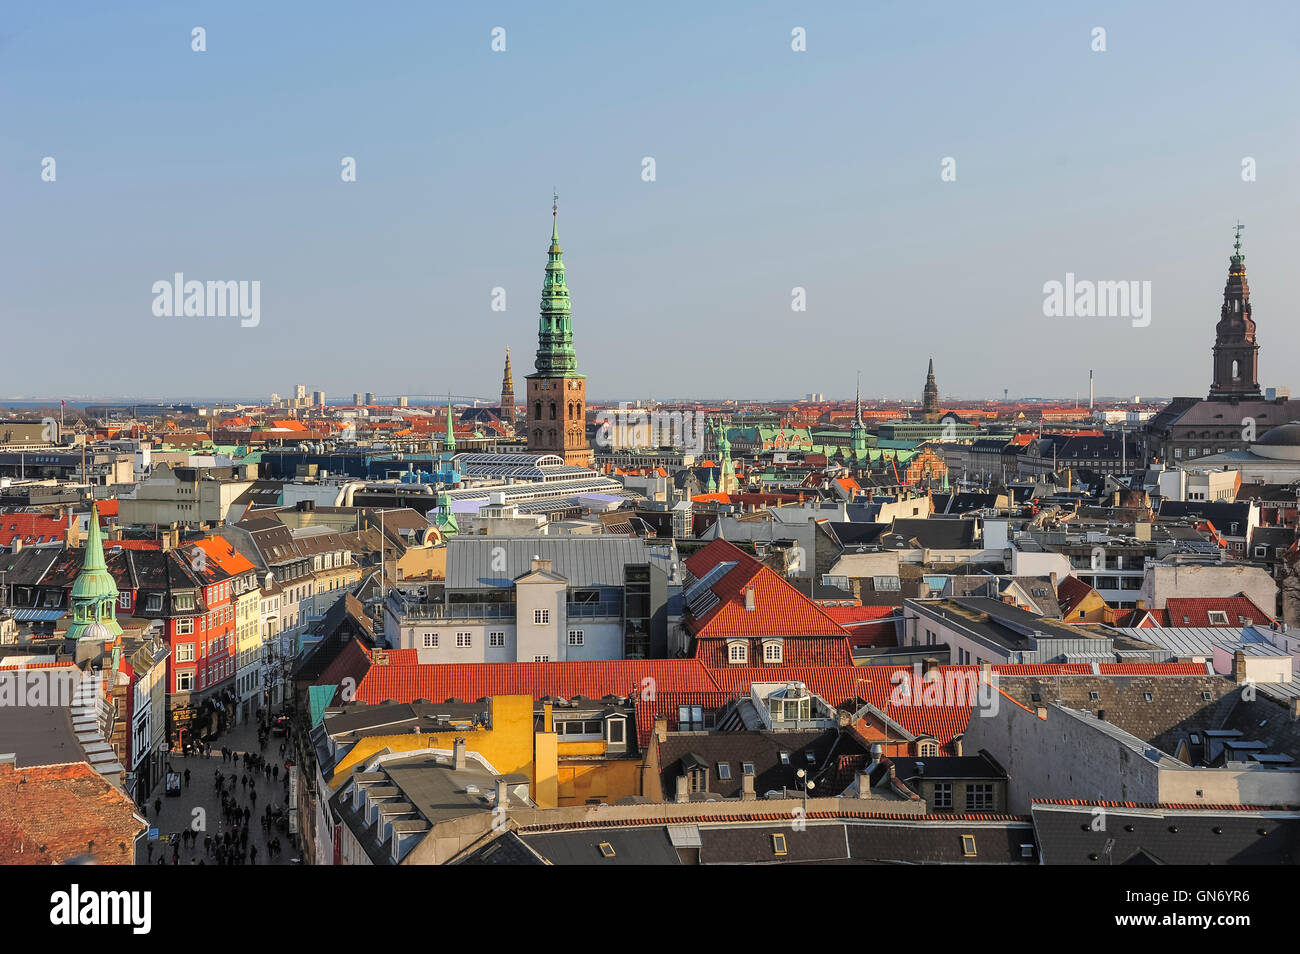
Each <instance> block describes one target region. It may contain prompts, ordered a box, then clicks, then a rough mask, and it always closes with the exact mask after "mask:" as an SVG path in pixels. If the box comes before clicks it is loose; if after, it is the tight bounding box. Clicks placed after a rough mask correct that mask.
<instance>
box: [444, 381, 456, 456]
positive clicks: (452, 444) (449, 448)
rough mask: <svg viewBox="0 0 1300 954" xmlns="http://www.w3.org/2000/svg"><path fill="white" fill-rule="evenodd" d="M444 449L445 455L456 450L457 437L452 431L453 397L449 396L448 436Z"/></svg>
mask: <svg viewBox="0 0 1300 954" xmlns="http://www.w3.org/2000/svg"><path fill="white" fill-rule="evenodd" d="M442 449H443V451H444V452H445V453H448V454H450V453H453V452H454V451H455V450H456V435H455V434H454V433H452V429H451V395H450V394H448V395H447V436H446V437H445V438H443V441H442Z"/></svg>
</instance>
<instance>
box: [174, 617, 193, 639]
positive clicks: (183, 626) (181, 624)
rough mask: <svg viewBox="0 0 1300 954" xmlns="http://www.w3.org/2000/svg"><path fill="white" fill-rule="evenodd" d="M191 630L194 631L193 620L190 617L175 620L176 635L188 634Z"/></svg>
mask: <svg viewBox="0 0 1300 954" xmlns="http://www.w3.org/2000/svg"><path fill="white" fill-rule="evenodd" d="M193 632H194V620H192V619H178V620H177V621H176V635H177V636H189V635H190V634H191V633H193Z"/></svg>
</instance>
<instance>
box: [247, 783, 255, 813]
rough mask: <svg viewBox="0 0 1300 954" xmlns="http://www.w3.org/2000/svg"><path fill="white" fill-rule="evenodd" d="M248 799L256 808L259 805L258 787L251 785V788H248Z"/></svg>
mask: <svg viewBox="0 0 1300 954" xmlns="http://www.w3.org/2000/svg"><path fill="white" fill-rule="evenodd" d="M248 800H249V801H250V802H251V803H252V805H253V807H254V808H256V807H257V789H256V788H253V787H251V786H250V787H249V789H248Z"/></svg>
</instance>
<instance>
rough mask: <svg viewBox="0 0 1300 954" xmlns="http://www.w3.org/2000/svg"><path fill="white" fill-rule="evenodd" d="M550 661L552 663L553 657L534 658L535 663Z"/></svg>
mask: <svg viewBox="0 0 1300 954" xmlns="http://www.w3.org/2000/svg"><path fill="white" fill-rule="evenodd" d="M550 661H551V657H550V656H534V657H533V662H550Z"/></svg>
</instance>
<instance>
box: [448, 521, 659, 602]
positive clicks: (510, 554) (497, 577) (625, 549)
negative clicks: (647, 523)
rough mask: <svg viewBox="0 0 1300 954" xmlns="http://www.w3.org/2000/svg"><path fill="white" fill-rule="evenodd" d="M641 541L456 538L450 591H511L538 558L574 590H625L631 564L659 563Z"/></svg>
mask: <svg viewBox="0 0 1300 954" xmlns="http://www.w3.org/2000/svg"><path fill="white" fill-rule="evenodd" d="M650 551H651V548H650V546H648V545H647V543H646V541H645V540H643V539H641V538H640V537H629V536H626V535H623V534H607V535H601V536H559V537H543V536H531V537H505V536H485V537H461V536H456V537H452V538H450V539H449V540H448V541H447V589H448V590H453V589H455V590H465V589H480V588H489V587H508V586H510V585H511V584H512V582H513V581H514V580H515V579H517V578H518V577H520V576H523V575H524V574H525V573H527V572H528V571H529V570H530V569H531V568H532V560H533V557H534V556H537V557H541V558H542V559H543V560H550V561H551V570H552V572H554V573H557V574H559V575H560V576H562V577H564V578H565V579H567V580H568V581H569V585H570V586H617V587H621V586H623V578H624V573H623V569H624V567H625V566H627V565H628V564H635V565H641V566H645V565H648V564H650V563H653V562H657V561H656V560H655V559H654V558H653V555H652V553H651V552H650Z"/></svg>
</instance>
